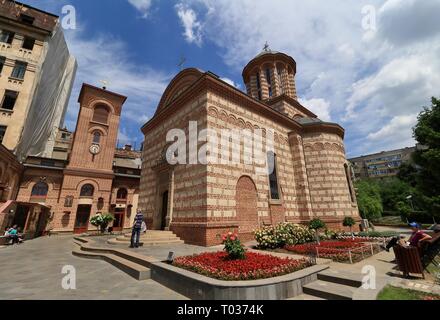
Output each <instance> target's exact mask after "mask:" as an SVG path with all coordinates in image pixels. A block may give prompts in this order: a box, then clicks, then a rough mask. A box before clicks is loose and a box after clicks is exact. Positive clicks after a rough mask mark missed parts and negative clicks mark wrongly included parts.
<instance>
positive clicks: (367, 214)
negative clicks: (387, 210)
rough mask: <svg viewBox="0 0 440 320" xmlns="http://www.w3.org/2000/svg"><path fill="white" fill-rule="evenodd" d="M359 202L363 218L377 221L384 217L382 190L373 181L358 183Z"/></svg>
mask: <svg viewBox="0 0 440 320" xmlns="http://www.w3.org/2000/svg"><path fill="white" fill-rule="evenodd" d="M356 189H357V201H358V207H359V211H360V214H361V216H362V218H364V219H368V220H375V219H378V218H380V217H381V216H382V213H383V206H382V198H381V196H380V188H379V186H378V185H377V183H376V182H374V181H372V180H361V181H358V182H357V183H356Z"/></svg>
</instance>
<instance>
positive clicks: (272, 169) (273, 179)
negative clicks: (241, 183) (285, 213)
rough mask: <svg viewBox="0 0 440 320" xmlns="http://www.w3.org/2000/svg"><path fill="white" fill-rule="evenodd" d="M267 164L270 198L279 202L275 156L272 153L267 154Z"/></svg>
mask: <svg viewBox="0 0 440 320" xmlns="http://www.w3.org/2000/svg"><path fill="white" fill-rule="evenodd" d="M267 164H268V169H269V172H268V174H269V185H270V198H271V199H272V200H280V189H279V184H278V175H277V156H276V154H275V153H273V152H272V151H270V152H268V153H267Z"/></svg>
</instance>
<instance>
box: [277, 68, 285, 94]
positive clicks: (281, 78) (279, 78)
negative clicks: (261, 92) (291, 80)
mask: <svg viewBox="0 0 440 320" xmlns="http://www.w3.org/2000/svg"><path fill="white" fill-rule="evenodd" d="M278 80H279V81H280V90H281V94H283V93H284V83H283V77H282V75H281V70H280V69H278Z"/></svg>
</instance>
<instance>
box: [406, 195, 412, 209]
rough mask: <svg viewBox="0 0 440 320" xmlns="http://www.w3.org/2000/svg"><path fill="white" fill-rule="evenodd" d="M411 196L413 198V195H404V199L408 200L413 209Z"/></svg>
mask: <svg viewBox="0 0 440 320" xmlns="http://www.w3.org/2000/svg"><path fill="white" fill-rule="evenodd" d="M412 198H413V196H412V195H409V196H408V197H406V200H408V201H409V203H410V204H411V209H412V211H414V205H413V202H412Z"/></svg>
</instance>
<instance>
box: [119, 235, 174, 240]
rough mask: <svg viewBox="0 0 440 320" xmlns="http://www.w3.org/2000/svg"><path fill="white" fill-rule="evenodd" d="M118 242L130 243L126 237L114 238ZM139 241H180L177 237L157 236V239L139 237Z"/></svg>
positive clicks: (149, 236)
mask: <svg viewBox="0 0 440 320" xmlns="http://www.w3.org/2000/svg"><path fill="white" fill-rule="evenodd" d="M116 239H117V240H118V241H130V239H131V237H130V238H127V237H117V238H116ZM140 240H141V241H151V240H180V238H179V237H177V236H159V237H155V236H152V235H148V236H141V237H140Z"/></svg>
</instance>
